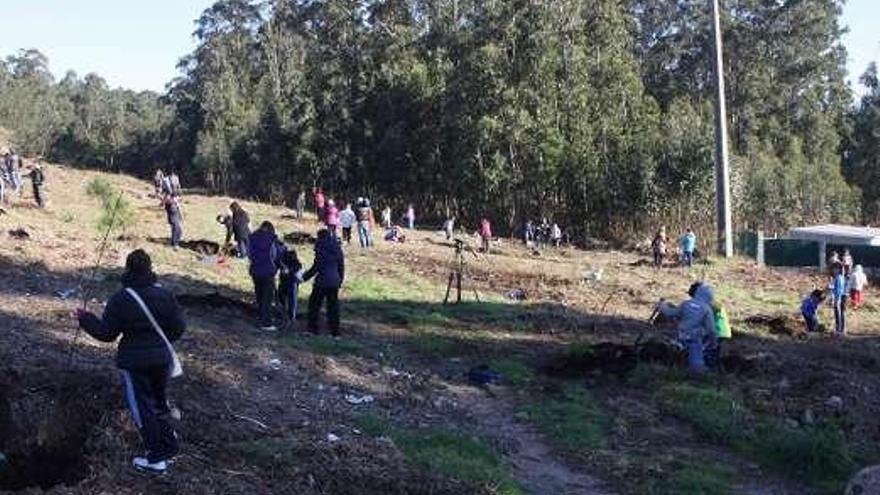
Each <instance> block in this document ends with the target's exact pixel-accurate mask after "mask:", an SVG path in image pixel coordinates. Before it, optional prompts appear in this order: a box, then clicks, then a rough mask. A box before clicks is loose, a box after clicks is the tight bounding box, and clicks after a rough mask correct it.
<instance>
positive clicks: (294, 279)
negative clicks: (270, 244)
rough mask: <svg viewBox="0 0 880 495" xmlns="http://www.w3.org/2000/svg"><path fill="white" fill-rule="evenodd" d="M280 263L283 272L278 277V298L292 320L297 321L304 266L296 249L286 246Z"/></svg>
mask: <svg viewBox="0 0 880 495" xmlns="http://www.w3.org/2000/svg"><path fill="white" fill-rule="evenodd" d="M279 264H280V265H281V274H280V275H279V277H278V299H279V302H280V303H281V307H282V308H284V312H285V314H286V315H287V317H288V318H290V321H296V309H297V301H298V297H299V284H300V283H302V281H303V267H302V263H300V261H299V257H297V255H296V250H295V249H293V248H286V249H285V250H284V253H283V254H282V255H281V259H280V262H279Z"/></svg>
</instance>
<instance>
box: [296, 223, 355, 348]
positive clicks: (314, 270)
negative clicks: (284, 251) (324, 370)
mask: <svg viewBox="0 0 880 495" xmlns="http://www.w3.org/2000/svg"><path fill="white" fill-rule="evenodd" d="M312 277H314V278H315V283H314V286H313V287H312V295H311V296H310V297H309V317H308V323H309V331H310V332H312V333H314V334H317V333H318V317H319V314H320V312H321V306H322V305H323V304H324V301H325V300H326V301H327V326H328V327H329V329H330V333H332V334H333V335H334V336H335V335H339V288H340V287H342V282H343V281H344V280H345V257H344V255H343V254H342V248H341V247H340V246H339V241H337V240H336V239H335V238H334V237H333V236H332V235H331V234H330V231H328V230H326V229H321V230H320V231H318V240H317V241H316V242H315V262H314V264H313V265H312V267H311V268H309V271H307V272H306V273H305V274H304V275H303V277H302V278H303V281H308V280H310V279H311V278H312Z"/></svg>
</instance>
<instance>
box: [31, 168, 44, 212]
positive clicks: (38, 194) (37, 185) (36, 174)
mask: <svg viewBox="0 0 880 495" xmlns="http://www.w3.org/2000/svg"><path fill="white" fill-rule="evenodd" d="M30 176H31V184H32V185H33V188H34V200H35V201H36V202H37V207H38V208H45V207H46V194H45V193H44V192H43V185H44V184H45V183H46V174H44V173H43V167H42V165H40V164H39V163H35V164H34V168H33V170H31V173H30Z"/></svg>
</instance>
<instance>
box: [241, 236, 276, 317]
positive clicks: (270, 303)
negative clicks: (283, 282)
mask: <svg viewBox="0 0 880 495" xmlns="http://www.w3.org/2000/svg"><path fill="white" fill-rule="evenodd" d="M282 254H283V245H282V244H281V241H279V240H278V236H276V235H275V226H274V225H272V222H268V221H266V222H263V223H262V224H260V228H259V229H257V231H256V232H254V233H253V234H251V237H250V239H249V240H248V257H249V258H250V261H251V268H250V273H251V278H252V279H253V281H254V295H255V296H256V298H257V311H258V313H259V322H258V324H259V327H260V330H265V331H270V332H271V331H275V330H278V327H276V326H275V325H274V324H273V322H272V312H273V310H274V302H275V275H276V274H277V273H278V268H279V267H278V265H279V261H280V259H281V255H282Z"/></svg>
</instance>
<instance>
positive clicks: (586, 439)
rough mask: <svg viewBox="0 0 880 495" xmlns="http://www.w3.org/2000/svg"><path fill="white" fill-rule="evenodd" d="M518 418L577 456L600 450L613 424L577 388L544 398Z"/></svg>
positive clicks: (597, 406)
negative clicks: (526, 420) (596, 449)
mask: <svg viewBox="0 0 880 495" xmlns="http://www.w3.org/2000/svg"><path fill="white" fill-rule="evenodd" d="M519 416H521V417H524V418H526V419H528V420H529V421H531V422H532V423H534V424H536V425H537V426H538V427H539V428H540V429H542V430H543V431H545V432H546V433H547V434H548V435H549V436H550V438H551V439H552V440H553V441H554V442H555V443H556V444H558V445H559V446H560V447H562V448H563V449H565V450H568V451H570V452H574V453H584V452H587V451H589V450H591V449H595V448H598V447H601V446H602V445H603V444H604V443H605V440H606V437H607V432H608V428H609V427H610V424H611V420H610V418H609V417H608V415H607V414H606V413H605V412H604V411H603V410H602V409H601V407H600V406H599V404H598V403H597V402H596V400H595V399H593V397H592V396H591V395H590V394H589V393H588V392H587V391H586V390H581V389H578V388H574V387H572V388H568V389H566V390H565V391H563V392H562V393H561V394H558V395H550V396H545V397H541V398H540V401H539V402H535V403H533V404H531V405H529V406H527V407H526V408H524V409H523V410H522V411H521V412H520V414H519Z"/></svg>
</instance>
